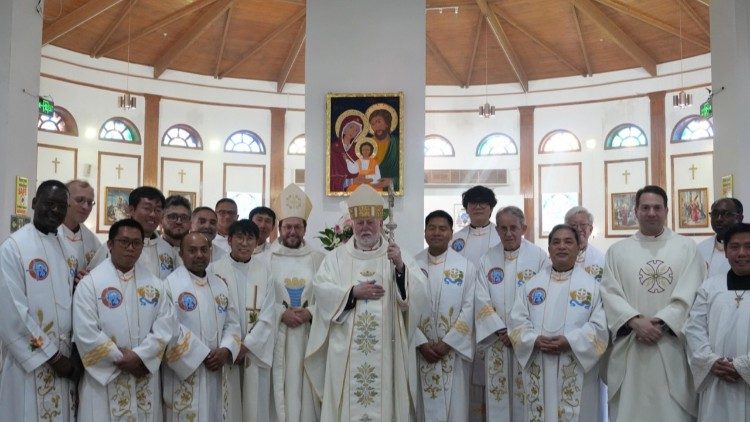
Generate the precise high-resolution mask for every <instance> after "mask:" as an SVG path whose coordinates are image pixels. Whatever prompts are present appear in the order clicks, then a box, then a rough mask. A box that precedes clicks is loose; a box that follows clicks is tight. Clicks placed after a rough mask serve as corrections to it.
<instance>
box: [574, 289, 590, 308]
mask: <svg viewBox="0 0 750 422" xmlns="http://www.w3.org/2000/svg"><path fill="white" fill-rule="evenodd" d="M591 298H592V296H591V292H589V291H588V290H586V289H578V290H571V291H570V306H572V307H574V308H575V307H576V306H582V307H583V308H584V309H591Z"/></svg>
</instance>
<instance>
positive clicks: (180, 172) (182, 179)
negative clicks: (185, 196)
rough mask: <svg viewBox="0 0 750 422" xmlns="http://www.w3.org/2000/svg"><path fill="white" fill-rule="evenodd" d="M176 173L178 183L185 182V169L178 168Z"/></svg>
mask: <svg viewBox="0 0 750 422" xmlns="http://www.w3.org/2000/svg"><path fill="white" fill-rule="evenodd" d="M177 174H179V175H180V183H185V175H186V174H187V173H186V172H185V170H183V169H180V171H178V172H177Z"/></svg>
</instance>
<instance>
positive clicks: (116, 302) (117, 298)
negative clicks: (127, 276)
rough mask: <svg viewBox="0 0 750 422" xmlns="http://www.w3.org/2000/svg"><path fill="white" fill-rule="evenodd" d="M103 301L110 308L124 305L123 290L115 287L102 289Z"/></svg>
mask: <svg viewBox="0 0 750 422" xmlns="http://www.w3.org/2000/svg"><path fill="white" fill-rule="evenodd" d="M101 299H102V303H103V304H104V306H106V307H107V308H110V309H115V308H117V307H118V306H120V305H122V292H121V291H119V290H118V289H117V288H115V287H107V288H106V289H104V290H102V296H101Z"/></svg>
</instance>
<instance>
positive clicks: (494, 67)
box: [0, 0, 750, 252]
mask: <svg viewBox="0 0 750 422" xmlns="http://www.w3.org/2000/svg"><path fill="white" fill-rule="evenodd" d="M26 3H29V2H21V1H18V0H12V1H11V2H10V4H11V6H9V7H11V8H15V9H14V11H15V10H17V9H20V8H24V9H28V7H27V4H26ZM349 3H355V4H349ZM361 3H370V2H345V1H338V0H307V1H305V0H189V1H185V0H46V1H43V2H40V5H43V6H40V12H39V14H37V13H36V11H33V12H32V11H23V12H20V11H19V12H17V13H14V14H12V15H13V16H12V17H11V16H9V15H7V14H6V16H5V17H3V18H1V19H0V20H3V21H8V22H14V25H12V26H11V27H9V28H10V29H9V30H8V31H9V32H12V33H13V34H14V35H13V36H9V37H8V38H7V41H2V42H3V43H6V44H11V46H10V47H8V46H7V45H6V50H12V49H13V45H12V44H14V43H21V44H23V43H27V44H28V43H33V42H38V40H39V41H41V49H39V48H38V45H37V51H32V52H30V53H28V55H29V56H32V57H28V58H24V59H23V60H27V61H31V62H32V63H33V61H34V60H35V57H38V58H39V60H40V65H39V66H40V67H39V77H38V87H29V85H28V84H26V83H25V82H24V81H23V80H22V79H23V78H22V77H21V76H18V77H17V78H16V79H14V78H8V79H7V80H8V81H9V82H8V83H7V84H6V85H5V89H6V90H8V92H11V91H12V92H13V95H14V96H15V97H16V98H17V96H18V95H20V94H18V93H17V91H20V90H21V89H24V90H25V91H24V92H26V93H28V95H25V96H23V95H21V97H22V98H23V101H26V102H28V100H29V98H28V97H29V96H32V97H37V94H38V96H39V97H44V98H46V99H49V100H51V101H53V102H54V113H52V114H51V115H46V114H42V113H41V112H40V113H39V114H38V119H37V126H36V128H35V129H34V130H35V134H34V136H35V138H34V139H36V145H35V146H34V151H33V153H32V155H33V156H35V157H36V159H33V158H24V159H23V160H21V162H22V163H25V165H26V166H28V165H34V166H35V169H36V171H35V172H34V171H31V170H29V168H28V167H27V168H23V169H22V170H21V171H15V170H12V169H6V170H5V173H4V177H5V178H6V179H9V180H10V179H13V176H15V175H25V176H27V177H28V178H29V180H30V181H31V182H30V184H34V182H36V183H39V182H41V181H43V180H46V179H50V178H54V179H59V180H62V181H67V180H70V179H74V178H81V179H85V180H87V181H88V182H89V183H90V184H91V185H92V186H94V188H95V191H96V193H97V198H96V205H95V210H94V212H92V214H91V216H90V217H89V220H88V221H87V222H86V224H87V226H88V227H90V228H91V229H92V230H93V231H94V232H95V233H98V234H99V235H100V236H101V237H102V238H103V237H104V236H105V233H106V230H107V228H108V227H109V225H111V224H112V223H113V221H114V220H116V219H117V218H118V217H119V215H118V212H120V211H118V209H117V207H116V204H117V203H118V202H117V201H118V200H122V199H126V198H127V193H128V192H129V190H130V189H132V188H134V187H136V186H140V185H145V184H147V185H153V186H156V187H158V188H159V189H161V190H162V191H163V192H164V194H165V195H169V194H182V195H185V196H187V197H188V198H189V199H190V200H191V201H192V203H193V204H195V205H208V206H213V204H215V203H216V201H217V200H218V199H220V198H222V197H225V196H228V197H231V198H234V199H235V200H236V201H237V202H238V204H239V214H240V216H243V215H245V216H246V215H247V212H248V211H249V210H250V209H251V208H253V207H255V206H257V205H270V204H273V201H274V200H275V197H276V196H277V195H278V194H279V193H280V192H281V190H282V189H283V187H284V186H286V185H287V184H289V183H297V184H299V185H300V186H301V187H302V188H303V189H305V191H307V192H308V194H309V195H310V196H311V197H312V198H313V207H314V208H313V214H314V218H313V219H312V220H311V227H310V229H308V232H307V233H308V235H307V237H308V239H312V238H313V236H314V235H315V233H317V231H319V230H322V229H323V228H324V227H325V226H332V225H334V224H336V223H337V221H338V218H339V216H340V208H339V206H338V203H339V202H341V201H342V200H343V199H345V198H344V197H335V196H334V197H331V196H327V195H326V194H325V189H324V185H325V183H326V174H325V173H326V168H325V166H324V165H323V164H321V163H323V162H324V161H325V160H326V157H327V155H326V154H327V149H326V142H327V138H326V132H325V130H324V128H325V119H326V115H325V98H326V97H325V94H326V93H329V92H352V93H372V92H404V103H405V105H406V108H405V113H404V115H402V116H400V117H401V121H400V122H401V124H403V126H405V127H406V129H405V136H404V138H403V139H402V142H403V145H402V148H403V152H402V153H403V154H405V155H404V156H403V157H404V159H403V163H402V164H403V167H402V173H403V174H402V176H403V177H404V180H405V183H404V192H403V197H402V198H397V200H398V203H397V206H396V211H397V213H396V216H397V217H399V218H400V220H399V221H398V223H399V225H400V226H401V229H400V231H401V233H400V234H401V236H402V238H403V239H404V241H405V243H408V244H409V249H410V250H411V251H412V252H416V251H417V250H418V249H420V248H421V247H423V246H422V243H421V234H420V233H421V227H422V223H423V218H424V216H425V215H426V214H427V213H429V212H430V211H432V210H435V209H438V208H440V209H444V210H445V211H447V212H448V213H449V214H451V215H452V216H453V218H454V220H455V230H458V229H460V228H461V227H463V226H464V225H466V224H468V220H467V219H466V213H465V211H464V210H463V209H462V206H461V198H460V194H461V192H463V191H464V190H466V189H467V188H469V187H471V186H473V185H476V184H483V185H486V186H488V187H491V188H492V189H493V190H494V192H495V194H496V195H497V197H498V203H499V205H498V206H504V205H516V206H519V207H520V208H522V209H523V210H524V211H525V213H526V215H527V223H528V230H527V233H526V237H527V238H528V239H529V240H532V241H535V242H537V243H538V244H540V245H545V244H546V236H547V233H549V231H550V229H551V228H552V227H553V226H554V225H555V224H558V223H560V222H561V221H562V219H563V216H564V214H565V212H566V211H567V209H569V208H570V207H572V206H575V205H583V206H585V207H586V208H588V209H589V210H590V211H591V212H592V214H593V215H594V221H595V223H594V231H593V236H592V238H591V240H590V241H591V242H592V244H594V245H596V246H597V247H599V248H601V249H606V248H607V247H608V246H610V245H611V244H613V243H614V242H616V241H618V240H620V239H621V238H623V237H626V236H629V235H630V234H632V233H633V232H634V230H635V229H636V228H637V223H636V221H635V218H634V215H632V211H630V212H629V210H630V209H631V208H632V204H633V201H634V194H635V192H636V190H637V189H639V188H640V187H642V186H644V185H646V184H657V185H660V186H662V187H664V188H665V190H666V191H667V193H668V195H669V201H670V204H669V208H670V214H669V217H668V220H667V225H668V226H669V227H670V228H671V229H673V230H674V231H676V232H677V233H680V234H685V235H689V236H694V238H695V240H696V241H700V240H702V239H705V238H707V237H708V236H710V235H711V234H712V232H711V227H710V224H709V217H708V208H709V206H710V204H711V202H713V201H714V200H715V199H718V198H721V197H723V196H727V195H732V194H733V195H734V196H736V197H739V198H740V199H741V200H742V199H748V198H742V194H743V193H745V194H746V193H747V191H743V189H747V188H746V187H745V186H742V185H743V183H742V182H743V179H744V180H747V173H746V171H747V170H743V169H742V167H743V166H742V165H741V164H740V162H738V161H737V158H736V157H735V156H734V155H735V154H736V151H737V149H736V147H738V146H740V145H741V143H740V142H741V141H740V139H739V138H741V136H740V135H742V133H743V131H742V130H741V125H742V123H741V122H742V119H743V116H745V117H746V116H747V111H742V110H741V104H742V102H743V101H746V98H747V96H744V97H743V94H742V93H743V92H745V91H746V90H747V89H748V88H744V87H740V86H738V84H734V83H733V82H735V81H739V80H743V78H745V79H744V80H746V78H747V77H748V76H750V74H749V73H750V72H748V69H750V66H748V63H747V61H748V59H747V57H748V54H747V53H748V52H749V51H750V50H748V49H747V38H750V37H748V36H747V34H748V32H747V30H748V23H747V22H746V21H750V19H746V21H743V20H742V19H743V18H742V16H745V18H747V17H748V16H750V13H748V6H747V5H744V4H743V1H742V0H736V1H735V0H732V1H726V2H718V1H710V0H426V1H424V0H422V1H409V2H403V1H395V0H387V1H383V2H380V1H379V2H372V3H377V5H366V4H361ZM412 3H413V4H412ZM718 3H727V4H728V5H727V4H725V5H719V4H718ZM730 7H731V8H733V9H731V10H730V9H729V8H730ZM715 9H720V10H715ZM738 11H739V12H742V13H745V15H743V14H742V13H739V12H738ZM732 13H734V14H737V16H738V17H736V18H732V19H734V20H732V22H731V24H726V25H724V27H723V28H717V27H716V26H717V21H718V20H719V19H724V20H726V19H727V16H728V15H731V14H732ZM24 14H25V15H24ZM0 15H3V13H0ZM40 15H41V17H40ZM27 20H28V21H34V22H36V23H35V24H34V25H25V22H26V21H27ZM35 25H36V26H35ZM0 26H3V25H0ZM23 26H31V27H32V28H30V29H26V28H22V27H23ZM34 26H35V27H36V29H34V28H33V27H34ZM25 31H31V32H34V31H36V32H39V34H37V35H35V36H34V37H31V38H32V39H31V40H23V41H19V40H17V39H16V38H17V37H23V33H24V32H25ZM717 31H719V32H720V34H719V35H718V37H720V40H721V42H723V43H724V46H719V47H717V46H716V45H717V44H716V43H717V39H716V37H717V35H716V33H717ZM743 31H744V32H743ZM16 33H18V34H17V35H15V34H16ZM742 34H744V35H742ZM732 37H735V38H732ZM737 39H740V40H741V39H744V44H741V43H740V44H738V43H737V42H735V41H736V40H737ZM330 40H336V44H335V45H331V43H330ZM402 40H403V44H404V45H401V44H402ZM733 40H734V41H733ZM410 46H416V47H415V48H414V49H413V56H414V58H413V61H410V60H411V59H409V60H406V59H403V58H404V56H405V55H404V54H405V53H404V51H403V50H405V49H409V48H411V47H410ZM31 50H33V48H31ZM2 54H5V55H6V57H9V56H10V57H12V56H13V54H12V53H8V52H7V51H6V52H5V53H2ZM0 61H2V60H0ZM12 61H13V60H11V62H12ZM717 61H721V64H717ZM15 63H18V61H16V62H15ZM414 63H417V65H416V67H414ZM15 66H16V67H20V69H18V68H14V64H13V63H11V64H10V67H11V70H10V73H13V72H20V73H23V72H24V70H23V69H25V68H24V65H23V64H17V65H15ZM32 68H33V66H32ZM384 68H387V70H385V71H383V72H381V73H378V72H379V70H383V69H384ZM730 68H731V69H730ZM14 69H15V70H14ZM409 69H413V71H409ZM728 69H729V70H728ZM32 73H33V72H32ZM717 73H719V75H717ZM406 74H408V75H407V76H405V75H406ZM412 74H414V75H412ZM342 75H346V76H344V77H343V78H342ZM379 75H382V78H381V77H380V76H379ZM32 76H33V75H32ZM719 76H720V77H721V78H725V79H724V80H719V81H717V78H718V77H719ZM29 78H31V77H29ZM730 92H731V93H730ZM712 94H713V95H715V97H713V96H712ZM9 98H10V97H9ZM743 98H744V100H743ZM33 99H35V98H32V100H33ZM7 101H11V99H9V100H7ZM688 103H689V104H688ZM711 103H713V107H714V108H713V112H714V113H715V115H714V116H712V115H711V110H708V108H707V107H708V106H710V105H711ZM719 104H723V105H724V107H725V108H724V109H723V110H727V111H726V113H725V114H723V116H722V117H724V116H726V117H724V120H721V119H719V118H718V116H719V113H721V112H722V109H721V108H720V106H719ZM4 106H7V107H8V109H10V108H11V106H10V105H8V104H4ZM25 109H26V110H28V109H29V108H28V107H26V108H25ZM728 109H732V111H728ZM478 110H479V111H478ZM26 114H28V113H26ZM8 116H9V117H12V114H9V115H8ZM9 120H11V121H10V122H8V123H4V125H9V126H11V125H13V124H14V123H13V122H12V119H9ZM26 120H27V122H26V125H28V124H29V123H28V118H27V119H26ZM745 121H747V120H746V119H745ZM722 124H724V125H725V126H722ZM724 127H726V129H724ZM24 130H25V132H23V133H25V134H30V133H31V131H30V130H27V129H24ZM18 134H19V133H18V132H14V131H13V129H12V128H7V127H6V129H5V133H4V135H6V136H8V139H10V138H11V137H12V136H14V135H18ZM722 136H723V138H722ZM735 138H736V139H735ZM725 139H726V140H725ZM719 140H721V141H722V142H723V143H724V145H723V146H722V147H721V148H717V144H718V142H719ZM4 148H5V147H4ZM8 148H10V147H8ZM4 151H6V152H7V150H4ZM26 151H27V152H28V151H29V149H28V148H27V149H26ZM720 151H723V152H720ZM12 157H13V155H7V154H6V155H5V158H4V160H6V161H8V162H11V161H13V160H14V159H13V158H12ZM29 160H32V161H29ZM420 162H423V165H420ZM11 167H12V166H11ZM14 171H15V173H13V172H14ZM29 172H30V173H29ZM732 176H733V178H732ZM6 185H9V183H6ZM11 188H12V186H5V187H3V193H4V194H5V195H4V198H13V196H12V195H8V194H7V192H6V191H8V190H11ZM422 198H423V199H422ZM412 199H414V201H412ZM407 201H408V203H407ZM113 205H114V207H113ZM6 208H8V207H6ZM3 215H6V214H3ZM5 218H6V221H7V217H5ZM3 226H7V224H3ZM6 230H7V228H6ZM411 234H414V235H417V236H416V240H414V239H412V237H414V236H409V235H411ZM418 234H420V235H418Z"/></svg>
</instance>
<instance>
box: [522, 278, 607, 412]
mask: <svg viewBox="0 0 750 422" xmlns="http://www.w3.org/2000/svg"><path fill="white" fill-rule="evenodd" d="M516 293H517V294H516V300H515V302H514V304H513V309H512V310H511V313H510V325H511V327H512V329H511V330H510V337H511V340H512V341H513V352H514V354H515V356H516V358H517V359H518V361H519V363H520V364H521V366H522V367H523V385H524V391H525V394H526V396H525V403H524V405H525V406H524V408H525V413H526V420H528V421H533V422H537V421H539V422H541V421H544V422H556V421H558V420H560V421H570V422H579V421H580V422H596V421H598V420H599V416H600V412H599V404H600V401H599V391H600V390H599V371H598V366H597V364H598V362H599V359H600V358H601V356H602V354H604V351H605V350H606V348H607V342H608V341H609V333H608V332H607V321H606V317H605V315H604V307H603V306H602V301H601V297H600V296H599V283H598V282H597V281H596V280H595V279H594V278H593V277H592V276H591V275H590V274H588V273H587V272H586V271H585V270H583V268H580V267H574V269H573V270H571V271H570V272H566V273H558V272H556V271H554V270H553V269H552V267H551V266H550V265H548V266H546V267H545V268H544V269H542V271H540V272H539V273H538V274H537V275H536V276H534V278H532V279H531V280H529V281H528V282H526V284H524V285H523V286H521V287H519V288H518V289H517V292H516ZM540 335H543V336H548V337H551V336H558V335H564V336H565V338H566V339H567V340H568V343H569V344H570V350H569V351H566V352H563V353H561V354H559V355H554V354H547V353H542V352H540V351H539V350H534V342H535V341H536V339H537V337H538V336H540Z"/></svg>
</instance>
